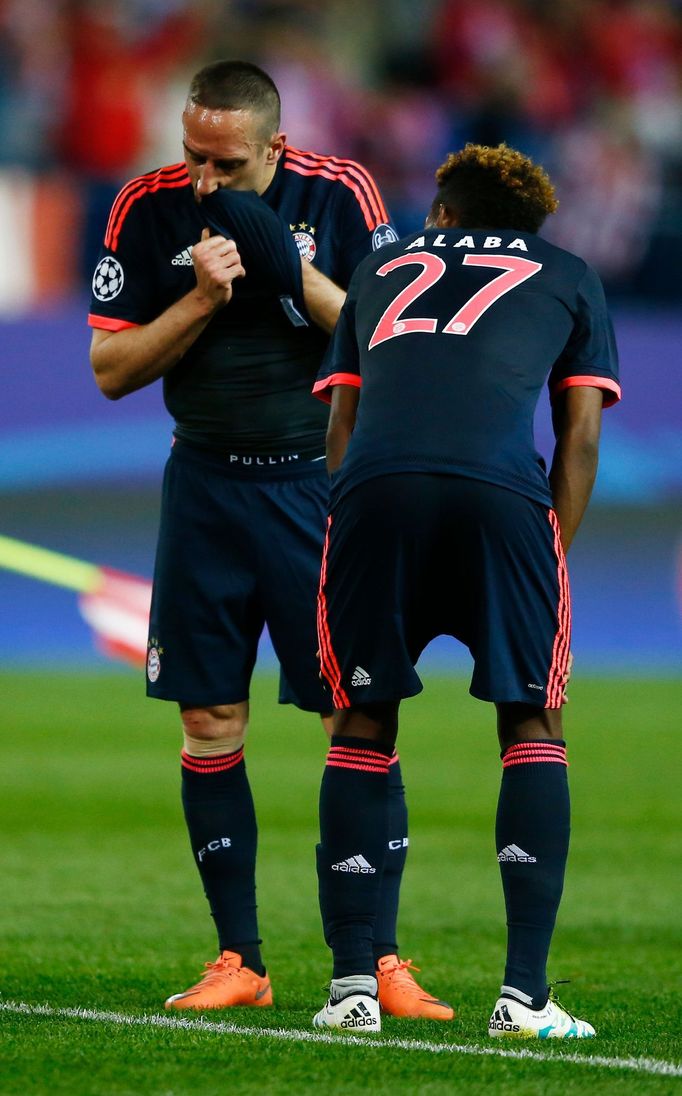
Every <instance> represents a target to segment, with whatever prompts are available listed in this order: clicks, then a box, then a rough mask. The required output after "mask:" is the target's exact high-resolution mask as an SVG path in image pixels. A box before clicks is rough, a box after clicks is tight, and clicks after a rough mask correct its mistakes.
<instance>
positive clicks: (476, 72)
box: [0, 0, 682, 669]
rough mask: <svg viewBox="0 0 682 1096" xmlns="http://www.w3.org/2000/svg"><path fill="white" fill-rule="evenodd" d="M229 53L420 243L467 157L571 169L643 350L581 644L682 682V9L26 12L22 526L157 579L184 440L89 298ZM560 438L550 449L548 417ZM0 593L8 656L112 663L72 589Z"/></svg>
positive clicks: (633, 357) (621, 0) (613, 293)
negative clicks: (470, 143)
mask: <svg viewBox="0 0 682 1096" xmlns="http://www.w3.org/2000/svg"><path fill="white" fill-rule="evenodd" d="M220 56H241V57H245V58H249V59H252V60H254V61H256V62H258V63H260V64H262V65H263V66H264V67H265V68H266V69H267V70H268V71H270V72H271V74H272V75H273V77H274V78H275V80H276V82H277V83H278V85H279V87H280V90H281V92H282V98H283V103H284V119H283V121H284V128H285V129H286V131H287V133H288V134H289V136H290V139H291V140H292V141H293V142H294V143H296V144H297V145H298V146H299V147H303V148H306V147H309V148H313V149H315V150H317V151H321V152H327V151H328V152H334V153H336V154H341V155H344V156H349V157H354V158H357V159H360V160H362V161H363V162H364V163H365V164H366V165H367V166H368V167H370V169H371V170H372V171H373V173H374V174H375V175H376V177H377V179H378V181H379V183H380V185H381V187H382V190H383V191H384V194H385V197H386V199H387V204H388V205H389V207H390V208H391V210H392V212H393V215H394V218H395V220H396V223H397V225H398V228H399V229H400V230H401V231H404V232H407V231H411V230H413V229H414V228H416V227H418V225H419V224H420V223H421V221H422V219H423V215H424V211H425V209H426V208H427V207H428V205H429V204H430V200H431V197H432V189H433V172H434V170H435V168H436V167H437V165H438V164H439V163H440V162H441V161H442V159H443V158H444V156H445V155H446V153H447V152H448V151H450V150H451V149H453V148H456V147H460V146H461V145H462V144H463V143H464V142H465V141H466V140H475V141H481V142H484V143H488V144H494V143H497V142H498V141H500V140H505V141H507V142H508V143H509V144H512V145H514V146H516V147H519V148H522V149H523V150H524V151H527V152H528V153H530V154H531V155H533V156H534V157H535V158H537V159H539V160H540V161H541V162H542V163H544V164H545V166H546V167H547V168H548V170H549V171H550V173H551V175H552V177H553V178H554V180H555V182H556V184H557V190H558V194H559V198H560V201H561V206H560V210H559V213H558V214H557V216H556V217H555V218H554V219H553V221H552V223H551V225H548V226H547V235H548V236H549V237H550V238H552V239H554V240H555V241H556V242H558V243H560V244H561V245H563V246H566V247H569V248H571V249H572V250H575V251H577V252H578V253H580V254H582V255H583V256H584V257H585V258H586V259H587V260H588V261H590V262H591V263H592V264H593V265H594V266H596V267H597V269H598V270H599V271H600V273H601V275H602V277H603V278H604V281H605V284H606V287H607V291H608V294H609V298H610V301H611V304H612V308H613V312H614V317H615V320H616V327H617V333H618V338H619V343H620V347H621V353H622V356H623V386H624V401H623V405H622V406H621V407H620V408H618V409H617V410H615V411H612V412H609V414H608V415H606V416H605V426H604V451H603V458H602V466H601V471H600V477H599V483H598V488H597V492H596V495H595V500H594V503H593V506H592V508H591V511H590V515H589V518H588V521H587V523H586V526H585V528H584V531H583V533H582V535H581V537H580V538H579V540H578V542H577V543H576V546H575V549H574V552H573V553H572V554H573V557H574V558H573V575H574V590H575V596H576V650H577V653H578V655H579V657H580V656H581V653H582V656H584V659H585V661H586V662H588V663H589V664H590V665H594V666H595V667H596V666H598V665H601V664H604V665H619V666H625V665H627V666H628V667H630V668H642V669H654V668H661V667H664V668H668V667H674V666H676V665H679V656H680V650H681V648H680V630H679V619H680V616H679V606H677V607H676V592H675V591H676V583H677V582H678V579H677V577H676V576H677V575H678V574H679V571H678V563H677V557H678V553H679V536H680V525H681V524H682V522H681V520H680V508H681V507H680V504H681V501H682V471H681V469H682V401H680V399H679V397H677V398H674V393H675V392H679V379H678V378H679V369H678V365H677V361H678V357H679V346H680V345H681V344H682V279H680V276H679V260H678V256H679V254H680V252H681V250H682V7H681V5H680V4H679V3H678V2H674V0H646V2H641V0H554V2H553V3H552V4H551V5H548V4H545V3H543V2H542V0H376V2H375V3H373V4H367V3H366V2H365V0H326V2H324V0H198V2H197V0H195V2H192V3H190V2H187V0H119V2H118V3H111V2H109V3H105V2H102V0H0V339H1V340H2V346H3V359H4V385H3V388H4V400H3V401H2V404H1V405H0V513H1V514H2V518H1V519H0V532H4V533H6V534H8V535H11V536H16V537H20V538H23V539H26V540H30V541H33V542H35V543H43V544H45V545H46V546H50V547H53V548H56V549H59V550H62V551H67V552H70V553H72V554H73V555H77V556H80V557H83V558H90V559H93V560H95V561H97V562H99V563H103V564H108V565H110V566H113V567H118V568H121V569H130V570H134V571H137V572H139V573H140V574H143V575H148V574H149V573H150V570H151V557H152V552H153V542H154V534H155V528H154V527H155V521H156V507H157V489H158V483H159V479H160V471H161V468H162V465H163V460H164V456H165V452H166V451H167V447H168V440H169V433H170V424H169V422H168V419H167V417H166V416H165V413H164V411H163V408H162V405H161V399H160V393H159V391H158V390H157V388H156V387H155V388H153V389H151V390H149V391H147V392H142V393H137V394H136V395H135V396H133V397H130V398H129V399H127V400H124V401H122V403H121V404H116V405H111V404H107V403H106V402H105V401H104V400H102V398H101V397H100V396H99V394H98V393H97V392H96V389H95V386H94V384H93V382H92V379H91V377H90V374H89V366H88V357H87V355H88V343H89V332H88V329H87V327H86V326H85V315H86V312H87V302H88V285H89V279H90V274H91V270H92V267H93V265H94V260H95V257H96V252H97V249H98V246H99V240H100V239H101V235H102V232H103V227H104V222H105V220H106V216H107V212H108V209H109V206H110V204H111V201H112V199H113V196H114V195H115V193H116V192H117V190H118V188H119V187H120V185H121V184H122V183H123V182H125V181H126V180H127V179H128V178H130V177H131V176H133V175H135V174H137V173H139V172H141V171H144V170H148V169H150V168H152V167H154V166H157V165H158V164H160V163H170V162H174V161H176V160H178V159H179V158H180V155H181V145H180V129H179V114H180V111H181V108H182V102H183V97H184V92H185V89H186V85H187V82H188V79H189V77H190V76H191V74H192V72H193V71H195V70H196V69H197V68H198V67H200V66H201V65H202V64H203V63H205V62H206V61H209V60H213V59H214V58H216V57H220ZM543 416H544V417H543ZM538 435H539V440H540V445H541V448H543V447H544V448H545V449H546V448H547V446H548V445H549V444H550V443H551V441H550V437H549V432H548V426H547V420H546V413H544V412H543V415H541V416H540V420H539V424H538ZM0 596H2V602H3V606H4V608H5V611H4V612H3V614H2V623H1V624H0V653H1V654H2V656H3V657H4V658H5V659H6V660H9V661H14V662H17V661H19V662H21V661H30V660H32V659H38V660H40V661H41V662H43V663H45V662H50V661H53V662H54V661H57V662H68V661H70V660H73V661H78V662H80V663H83V662H84V661H85V662H87V661H88V659H89V658H90V657H91V656H90V655H89V651H90V645H89V636H88V635H87V632H86V629H85V625H84V624H82V623H81V622H80V621H79V620H78V618H77V614H76V613H75V609H74V607H73V605H72V604H70V603H69V600H68V595H67V594H66V593H64V592H63V591H59V590H57V589H51V588H48V587H47V586H44V585H41V584H37V583H31V582H30V581H29V580H27V579H20V578H18V577H12V576H10V575H9V574H8V573H2V572H0ZM57 621H59V626H58V627H56V622H57ZM448 652H450V648H449V647H448ZM92 657H93V658H94V657H95V656H92Z"/></svg>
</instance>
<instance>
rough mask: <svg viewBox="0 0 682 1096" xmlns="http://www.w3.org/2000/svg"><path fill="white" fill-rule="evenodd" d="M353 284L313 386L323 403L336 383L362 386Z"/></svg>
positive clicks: (353, 283) (328, 400)
mask: <svg viewBox="0 0 682 1096" xmlns="http://www.w3.org/2000/svg"><path fill="white" fill-rule="evenodd" d="M355 283H356V279H353V280H352V281H351V284H350V287H349V289H348V294H347V296H346V300H345V303H344V306H343V308H342V309H341V313H340V315H339V318H338V321H337V323H336V327H335V328H334V334H333V335H332V337H331V340H330V342H329V346H328V347H327V352H326V354H325V356H324V358H323V359H322V364H321V366H320V369H319V372H318V374H317V380H316V381H315V384H314V385H313V393H314V395H316V396H317V398H318V399H320V400H322V401H323V402H324V403H331V398H332V389H333V388H334V387H335V386H336V385H337V384H351V385H354V386H355V387H356V388H360V387H361V386H362V377H361V376H360V354H359V351H358V339H357V334H356V331H355V302H356V295H355Z"/></svg>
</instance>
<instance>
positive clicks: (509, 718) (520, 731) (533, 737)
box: [496, 704, 564, 749]
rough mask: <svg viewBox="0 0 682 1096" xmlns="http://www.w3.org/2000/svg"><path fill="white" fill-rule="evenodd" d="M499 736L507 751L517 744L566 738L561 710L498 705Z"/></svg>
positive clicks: (528, 705) (502, 745) (527, 705)
mask: <svg viewBox="0 0 682 1096" xmlns="http://www.w3.org/2000/svg"><path fill="white" fill-rule="evenodd" d="M496 707H497V734H498V737H499V740H500V746H501V747H502V748H503V749H506V748H507V747H508V746H513V745H514V743H515V742H536V741H539V740H546V739H557V738H561V739H563V737H564V732H563V725H562V719H561V709H560V708H536V707H534V706H533V705H531V704H497V705H496Z"/></svg>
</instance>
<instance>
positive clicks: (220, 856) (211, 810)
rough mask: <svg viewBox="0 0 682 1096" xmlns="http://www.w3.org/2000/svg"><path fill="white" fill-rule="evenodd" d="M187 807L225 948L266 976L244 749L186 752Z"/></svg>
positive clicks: (253, 820) (189, 826) (194, 845)
mask: <svg viewBox="0 0 682 1096" xmlns="http://www.w3.org/2000/svg"><path fill="white" fill-rule="evenodd" d="M182 805H183V807H184V810H185V820H186V822H187V829H188V831H189V839H190V844H191V846H192V852H193V853H194V859H195V860H196V863H197V867H198V868H199V874H200V876H201V881H202V883H203V885H204V892H205V894H206V897H207V899H208V903H209V906H210V907H211V913H212V915H213V919H214V921H215V924H216V929H217V931H218V943H219V947H220V950H221V951H236V952H238V953H239V954H240V955H241V957H242V961H243V964H244V966H245V967H250V968H251V970H254V971H255V972H256V974H261V975H262V974H263V973H264V968H263V962H262V959H261V956H260V948H259V945H260V940H259V939H258V922H257V919H256V846H257V842H258V830H257V827H256V813H255V810H254V806H253V799H252V796H251V788H250V787H249V781H248V777H247V775H246V766H245V764H244V750H243V749H241V748H240V749H239V750H235V751H234V753H229V754H221V755H220V756H219V757H192V756H191V755H190V754H188V753H187V752H186V751H185V750H183V751H182Z"/></svg>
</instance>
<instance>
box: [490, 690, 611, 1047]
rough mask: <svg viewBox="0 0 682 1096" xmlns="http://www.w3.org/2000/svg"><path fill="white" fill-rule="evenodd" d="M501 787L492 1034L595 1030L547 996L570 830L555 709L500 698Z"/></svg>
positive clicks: (568, 1034) (562, 1034) (569, 1034)
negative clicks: (502, 947) (500, 901)
mask: <svg viewBox="0 0 682 1096" xmlns="http://www.w3.org/2000/svg"><path fill="white" fill-rule="evenodd" d="M497 717H498V719H497V729H498V737H499V741H500V746H501V749H502V766H503V773H502V786H501V789H500V797H499V803H498V810H497V822H496V841H497V859H498V861H499V864H500V871H501V874H502V886H503V889H504V897H505V905H506V910H507V962H506V967H505V973H504V981H503V984H502V988H501V990H500V997H499V999H498V1001H497V1003H496V1004H495V1007H494V1009H493V1013H492V1016H491V1017H490V1021H489V1026H488V1031H489V1034H490V1035H493V1036H517V1037H526V1038H583V1037H586V1036H591V1035H594V1029H593V1028H592V1027H591V1026H590V1025H589V1024H587V1023H586V1022H585V1021H584V1020H576V1019H575V1018H574V1017H573V1016H571V1015H570V1013H568V1012H566V1010H565V1009H563V1008H562V1007H561V1006H560V1005H558V1003H557V1002H556V1001H555V1000H553V999H552V997H551V994H550V990H549V988H548V985H547V972H546V964H547V956H548V954H549V946H550V942H551V939H552V932H553V930H554V923H555V920H556V915H557V910H558V908H559V902H560V900H561V892H562V890H563V883H564V871H565V866H566V857H567V855H568V842H569V831H570V805H569V794H568V781H567V778H566V768H567V764H568V763H567V761H566V743H565V741H564V739H563V730H562V720H561V710H560V709H548V708H537V707H533V706H531V705H526V704H498V705H497Z"/></svg>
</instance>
